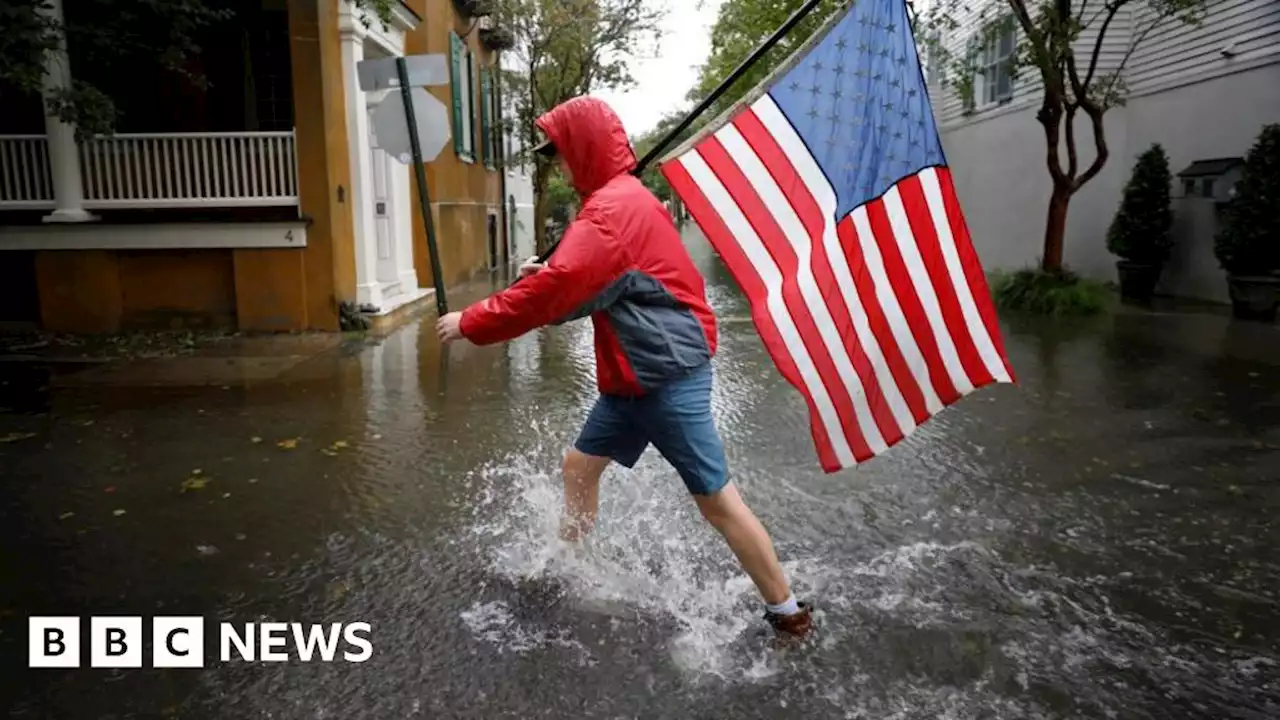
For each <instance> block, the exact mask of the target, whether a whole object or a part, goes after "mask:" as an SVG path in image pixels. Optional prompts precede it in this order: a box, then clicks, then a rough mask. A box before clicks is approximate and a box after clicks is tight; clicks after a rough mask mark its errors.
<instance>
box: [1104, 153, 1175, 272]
mask: <svg viewBox="0 0 1280 720" xmlns="http://www.w3.org/2000/svg"><path fill="white" fill-rule="evenodd" d="M1172 181H1173V177H1172V175H1170V173H1169V158H1168V156H1166V155H1165V152H1164V148H1163V147H1161V146H1160V145H1159V144H1158V143H1157V144H1154V145H1152V146H1151V147H1150V148H1148V149H1147V151H1146V152H1144V153H1142V154H1141V155H1139V156H1138V162H1137V164H1136V165H1135V166H1134V168H1133V175H1131V176H1130V177H1129V182H1128V184H1127V185H1125V188H1124V197H1123V198H1122V199H1121V201H1120V210H1119V212H1117V213H1116V216H1115V219H1114V220H1112V222H1111V227H1110V228H1109V229H1108V230H1107V250H1109V251H1111V254H1112V255H1116V256H1118V257H1121V258H1124V259H1125V260H1129V261H1132V262H1138V263H1149V264H1160V263H1163V262H1164V261H1165V260H1167V259H1168V258H1169V251H1170V250H1171V249H1172V248H1173V236H1172V234H1170V232H1169V230H1170V228H1171V227H1172V225H1173V210H1172V209H1171V208H1170V207H1169V185H1170V184H1171V183H1172Z"/></svg>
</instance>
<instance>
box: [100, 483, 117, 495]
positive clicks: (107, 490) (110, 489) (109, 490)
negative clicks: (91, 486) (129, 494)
mask: <svg viewBox="0 0 1280 720" xmlns="http://www.w3.org/2000/svg"><path fill="white" fill-rule="evenodd" d="M115 491H116V486H115V485H108V486H106V487H104V488H102V492H104V493H113V492H115Z"/></svg>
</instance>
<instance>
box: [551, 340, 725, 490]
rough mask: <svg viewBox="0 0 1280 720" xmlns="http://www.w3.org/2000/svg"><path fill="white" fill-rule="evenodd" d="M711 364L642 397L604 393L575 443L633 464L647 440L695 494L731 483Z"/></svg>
mask: <svg viewBox="0 0 1280 720" xmlns="http://www.w3.org/2000/svg"><path fill="white" fill-rule="evenodd" d="M711 380H712V372H711V364H710V363H708V364H706V365H704V366H702V367H700V368H698V369H697V370H695V371H693V372H692V373H690V374H689V375H686V376H685V377H682V378H680V379H678V380H672V381H671V382H668V383H667V384H666V385H663V386H662V387H660V388H658V389H657V390H654V391H652V392H650V393H649V394H647V395H644V396H642V397H638V398H629V397H621V396H617V395H601V396H600V398H599V399H598V400H596V405H595V407H594V408H592V410H591V414H590V415H588V416H587V422H586V424H584V425H583V427H582V433H581V434H580V435H578V440H577V442H575V443H574V447H575V448H577V450H578V452H582V453H586V454H587V455H594V456H596V457H607V458H610V459H612V460H613V461H614V462H616V463H618V464H619V465H623V466H625V467H628V468H631V467H635V464H636V461H637V460H639V459H640V456H641V455H642V454H643V453H644V451H645V448H647V447H649V443H653V446H654V447H656V448H657V449H658V452H660V453H662V457H664V458H666V460H667V462H669V463H671V464H672V465H673V466H674V467H675V469H676V472H678V473H680V478H681V479H682V480H684V484H685V487H687V488H689V492H691V493H693V494H695V495H713V494H715V493H717V492H719V491H720V490H721V489H722V488H724V486H725V485H726V484H727V483H728V481H729V471H728V465H727V463H726V461H725V457H724V444H723V443H722V442H721V441H720V433H718V432H717V431H716V425H715V421H714V420H712V417H711Z"/></svg>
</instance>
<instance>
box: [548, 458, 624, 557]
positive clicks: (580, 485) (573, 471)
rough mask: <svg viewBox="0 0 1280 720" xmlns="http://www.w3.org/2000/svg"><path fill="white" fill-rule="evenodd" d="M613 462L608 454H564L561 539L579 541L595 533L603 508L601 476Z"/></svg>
mask: <svg viewBox="0 0 1280 720" xmlns="http://www.w3.org/2000/svg"><path fill="white" fill-rule="evenodd" d="M610 462H612V460H610V459H609V458H607V457H596V456H595V455H587V454H586V453H584V452H581V451H579V450H576V449H572V448H571V449H570V450H569V452H568V453H567V454H566V455H565V456H564V516H563V517H562V518H561V520H560V539H561V540H564V541H565V542H577V541H578V540H580V539H581V538H582V537H583V536H584V535H587V534H588V533H590V532H591V529H592V528H594V527H595V524H596V511H597V510H598V509H599V507H600V476H601V475H603V474H604V471H605V468H607V467H609V463H610Z"/></svg>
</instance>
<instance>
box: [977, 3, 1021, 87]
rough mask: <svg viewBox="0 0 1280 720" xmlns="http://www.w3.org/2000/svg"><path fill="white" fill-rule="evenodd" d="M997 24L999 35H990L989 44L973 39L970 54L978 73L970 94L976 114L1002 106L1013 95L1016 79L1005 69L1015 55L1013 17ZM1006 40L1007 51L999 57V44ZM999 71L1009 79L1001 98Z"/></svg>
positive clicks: (1016, 38) (1015, 41) (1016, 40)
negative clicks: (975, 63) (973, 57)
mask: <svg viewBox="0 0 1280 720" xmlns="http://www.w3.org/2000/svg"><path fill="white" fill-rule="evenodd" d="M997 22H998V24H999V26H1000V31H999V32H997V33H995V34H993V36H992V37H991V39H990V41H989V42H986V43H983V42H982V38H981V35H975V36H974V42H973V52H974V53H975V59H976V62H977V70H976V73H975V75H976V77H975V78H974V79H975V81H976V82H975V83H974V85H975V87H974V89H973V94H974V106H975V107H976V108H977V109H979V110H981V109H985V108H992V107H998V106H1000V105H1004V104H1006V103H1008V102H1010V101H1012V100H1013V96H1014V94H1015V93H1014V91H1015V88H1014V85H1015V78H1014V76H1013V72H1012V71H1011V70H1009V69H1007V66H1008V64H1009V62H1010V61H1011V60H1012V58H1013V57H1014V56H1015V55H1017V52H1018V28H1017V25H1016V24H1015V23H1014V21H1013V17H1012V16H1009V15H1006V16H1004V17H1003V18H1001V19H1000V20H999V21H997ZM1006 37H1007V38H1008V39H1009V51H1008V52H1007V53H1005V54H1001V49H1000V46H1001V45H1002V44H1003V43H1002V42H1001V41H1002V40H1004V39H1005V38H1006ZM1002 70H1003V72H1004V73H1005V74H1006V75H1007V76H1008V78H1009V89H1008V91H1007V92H1006V93H1003V94H1001V93H1000V90H999V87H1000V80H999V78H1000V73H1001V72H1002Z"/></svg>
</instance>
